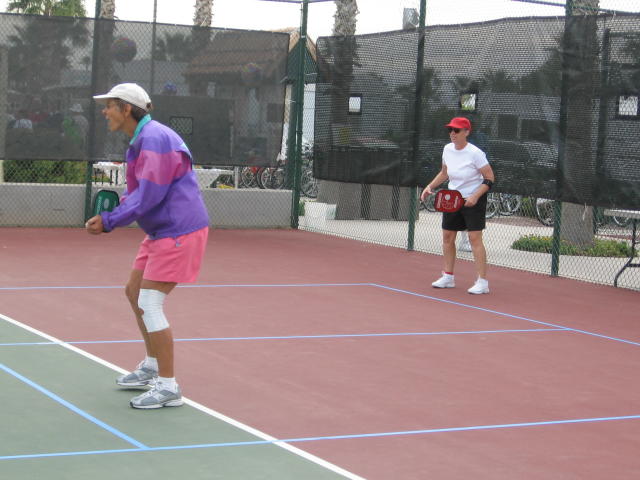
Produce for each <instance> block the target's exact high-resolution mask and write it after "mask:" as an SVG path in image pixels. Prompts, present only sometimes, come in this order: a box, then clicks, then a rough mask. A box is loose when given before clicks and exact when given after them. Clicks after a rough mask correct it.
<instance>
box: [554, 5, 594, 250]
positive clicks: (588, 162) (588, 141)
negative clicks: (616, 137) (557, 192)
mask: <svg viewBox="0 0 640 480" xmlns="http://www.w3.org/2000/svg"><path fill="white" fill-rule="evenodd" d="M599 6H600V2H599V0H581V1H580V5H579V6H578V5H577V4H576V6H574V7H573V12H570V13H571V15H570V17H569V18H568V22H567V31H566V32H565V45H564V48H565V61H564V69H565V70H564V75H565V82H566V88H565V92H566V95H567V105H568V107H567V122H566V124H567V125H566V136H565V142H566V143H565V161H564V168H563V171H562V189H563V192H562V193H563V194H564V195H565V197H569V198H575V197H580V198H584V197H585V196H586V195H588V194H590V193H591V192H592V191H593V186H594V184H595V181H596V179H595V173H596V172H595V151H594V149H593V148H592V137H593V121H594V119H593V103H594V98H597V95H598V94H597V92H596V89H597V85H598V76H599V72H598V55H599V43H598V24H597V14H598V11H599ZM571 190H579V191H573V192H572V191H571ZM562 221H563V223H562V230H561V238H562V239H563V240H566V241H568V242H570V243H572V244H574V245H578V246H584V247H586V246H589V245H593V243H594V229H593V209H592V208H587V207H585V206H583V205H577V204H574V203H563V204H562Z"/></svg>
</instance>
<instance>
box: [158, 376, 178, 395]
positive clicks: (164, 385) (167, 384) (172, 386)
mask: <svg viewBox="0 0 640 480" xmlns="http://www.w3.org/2000/svg"><path fill="white" fill-rule="evenodd" d="M156 386H157V387H158V390H169V391H171V392H177V391H178V384H177V383H176V377H171V378H168V377H158V380H157V381H156Z"/></svg>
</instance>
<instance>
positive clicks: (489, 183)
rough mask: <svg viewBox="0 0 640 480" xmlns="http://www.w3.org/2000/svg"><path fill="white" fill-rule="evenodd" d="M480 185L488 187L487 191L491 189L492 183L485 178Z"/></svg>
mask: <svg viewBox="0 0 640 480" xmlns="http://www.w3.org/2000/svg"><path fill="white" fill-rule="evenodd" d="M482 185H486V186H487V187H489V190H491V188H492V187H493V182H492V181H491V180H487V179H486V178H485V179H484V180H482Z"/></svg>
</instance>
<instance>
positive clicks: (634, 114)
mask: <svg viewBox="0 0 640 480" xmlns="http://www.w3.org/2000/svg"><path fill="white" fill-rule="evenodd" d="M616 114H617V116H618V118H629V119H630V118H638V95H620V96H619V97H618V106H617V109H616Z"/></svg>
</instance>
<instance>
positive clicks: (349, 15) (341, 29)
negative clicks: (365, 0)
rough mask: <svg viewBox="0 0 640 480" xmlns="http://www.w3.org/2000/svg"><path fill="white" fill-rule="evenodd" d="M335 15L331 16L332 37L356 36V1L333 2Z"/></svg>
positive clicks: (339, 0) (357, 11)
mask: <svg viewBox="0 0 640 480" xmlns="http://www.w3.org/2000/svg"><path fill="white" fill-rule="evenodd" d="M335 1H336V13H335V15H334V16H333V18H334V23H333V35H342V36H351V35H355V34H356V15H358V13H360V12H359V10H358V2H357V1H356V0H335Z"/></svg>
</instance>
